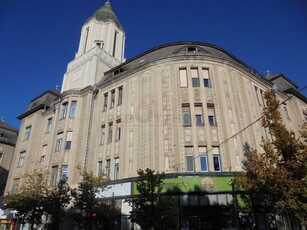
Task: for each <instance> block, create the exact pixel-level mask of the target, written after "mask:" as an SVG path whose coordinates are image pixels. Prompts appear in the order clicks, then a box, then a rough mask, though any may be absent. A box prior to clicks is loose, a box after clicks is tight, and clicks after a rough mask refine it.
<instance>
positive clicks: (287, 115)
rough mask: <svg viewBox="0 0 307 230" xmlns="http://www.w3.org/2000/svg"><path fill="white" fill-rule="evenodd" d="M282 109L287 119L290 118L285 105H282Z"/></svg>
mask: <svg viewBox="0 0 307 230" xmlns="http://www.w3.org/2000/svg"><path fill="white" fill-rule="evenodd" d="M284 111H285V116H286V118H287V119H290V116H289V112H288V109H287V106H286V105H285V106H284Z"/></svg>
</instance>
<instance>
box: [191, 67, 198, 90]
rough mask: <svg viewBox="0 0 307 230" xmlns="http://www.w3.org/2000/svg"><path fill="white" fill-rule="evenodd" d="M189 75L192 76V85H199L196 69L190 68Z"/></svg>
mask: <svg viewBox="0 0 307 230" xmlns="http://www.w3.org/2000/svg"><path fill="white" fill-rule="evenodd" d="M191 77H192V86H193V87H199V86H200V85H199V76H198V69H197V68H193V69H191Z"/></svg>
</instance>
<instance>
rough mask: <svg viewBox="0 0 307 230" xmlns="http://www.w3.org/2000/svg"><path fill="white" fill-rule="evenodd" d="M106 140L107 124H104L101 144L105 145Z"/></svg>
mask: <svg viewBox="0 0 307 230" xmlns="http://www.w3.org/2000/svg"><path fill="white" fill-rule="evenodd" d="M105 141H106V130H105V126H103V127H102V130H101V144H102V145H103V144H104V143H105Z"/></svg>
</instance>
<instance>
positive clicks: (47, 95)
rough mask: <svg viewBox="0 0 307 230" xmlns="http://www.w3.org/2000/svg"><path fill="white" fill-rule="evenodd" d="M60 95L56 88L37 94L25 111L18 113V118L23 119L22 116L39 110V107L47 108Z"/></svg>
mask: <svg viewBox="0 0 307 230" xmlns="http://www.w3.org/2000/svg"><path fill="white" fill-rule="evenodd" d="M59 97H60V92H59V91H57V90H47V91H45V92H44V93H42V94H40V95H39V96H37V97H35V98H34V99H33V100H32V101H31V104H30V106H29V107H28V109H27V111H26V112H25V113H23V114H21V115H19V116H18V117H17V118H18V119H23V118H24V117H26V116H28V115H30V114H32V113H34V112H36V111H38V110H40V109H49V108H50V106H51V104H52V103H53V102H54V101H55V100H56V99H58V98H59Z"/></svg>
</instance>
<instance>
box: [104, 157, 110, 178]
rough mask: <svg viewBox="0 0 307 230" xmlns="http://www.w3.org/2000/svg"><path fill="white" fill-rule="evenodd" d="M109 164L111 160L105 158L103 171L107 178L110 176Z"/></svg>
mask: <svg viewBox="0 0 307 230" xmlns="http://www.w3.org/2000/svg"><path fill="white" fill-rule="evenodd" d="M110 166H111V160H106V168H105V173H106V177H107V178H110Z"/></svg>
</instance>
